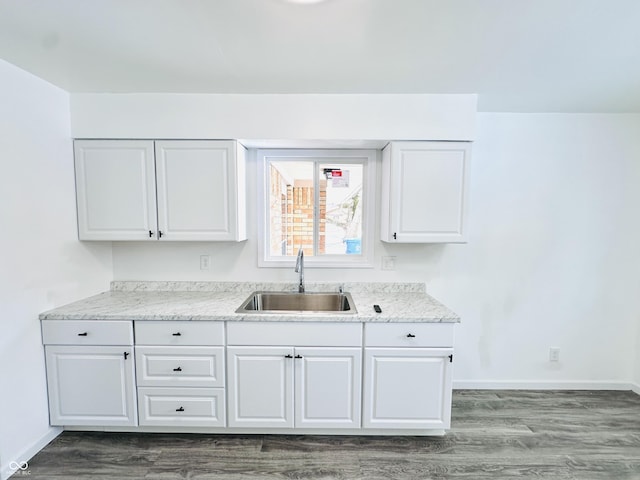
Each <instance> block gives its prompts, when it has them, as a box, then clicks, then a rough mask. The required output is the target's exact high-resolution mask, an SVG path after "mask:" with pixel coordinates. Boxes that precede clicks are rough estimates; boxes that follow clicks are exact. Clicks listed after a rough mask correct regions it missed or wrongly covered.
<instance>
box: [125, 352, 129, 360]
mask: <svg viewBox="0 0 640 480" xmlns="http://www.w3.org/2000/svg"><path fill="white" fill-rule="evenodd" d="M128 356H129V352H124V359H125V360H126V359H127V357H128Z"/></svg>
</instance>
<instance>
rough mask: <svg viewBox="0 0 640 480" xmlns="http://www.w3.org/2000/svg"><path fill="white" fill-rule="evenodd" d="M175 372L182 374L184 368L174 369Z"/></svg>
mask: <svg viewBox="0 0 640 480" xmlns="http://www.w3.org/2000/svg"><path fill="white" fill-rule="evenodd" d="M173 371H174V372H181V371H182V367H178V368H174V369H173Z"/></svg>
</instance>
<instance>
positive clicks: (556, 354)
mask: <svg viewBox="0 0 640 480" xmlns="http://www.w3.org/2000/svg"><path fill="white" fill-rule="evenodd" d="M549 361H550V362H559V361H560V349H559V348H557V347H550V348H549Z"/></svg>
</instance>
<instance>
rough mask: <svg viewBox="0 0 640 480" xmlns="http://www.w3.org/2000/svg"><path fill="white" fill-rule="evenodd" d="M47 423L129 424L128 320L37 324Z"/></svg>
mask: <svg viewBox="0 0 640 480" xmlns="http://www.w3.org/2000/svg"><path fill="white" fill-rule="evenodd" d="M43 341H44V344H45V355H46V364H47V386H48V390H49V414H50V422H51V425H68V426H77V425H91V426H135V425H137V416H136V412H137V409H136V389H135V375H134V359H133V347H132V344H133V330H132V326H131V322H125V321H122V322H120V321H118V322H98V321H68V320H60V321H47V322H44V323H43Z"/></svg>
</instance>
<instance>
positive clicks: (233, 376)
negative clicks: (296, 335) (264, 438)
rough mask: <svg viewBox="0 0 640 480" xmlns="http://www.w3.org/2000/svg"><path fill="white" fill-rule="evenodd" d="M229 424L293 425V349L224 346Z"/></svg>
mask: <svg viewBox="0 0 640 480" xmlns="http://www.w3.org/2000/svg"><path fill="white" fill-rule="evenodd" d="M227 365H228V373H229V380H228V384H227V388H228V391H229V405H228V410H229V426H230V427H289V428H290V427H293V349H292V348H288V347H227Z"/></svg>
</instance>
